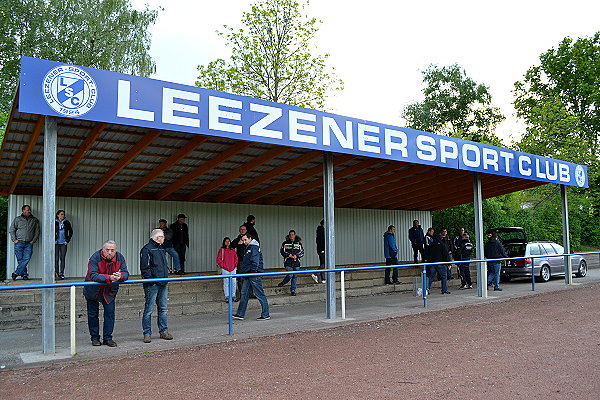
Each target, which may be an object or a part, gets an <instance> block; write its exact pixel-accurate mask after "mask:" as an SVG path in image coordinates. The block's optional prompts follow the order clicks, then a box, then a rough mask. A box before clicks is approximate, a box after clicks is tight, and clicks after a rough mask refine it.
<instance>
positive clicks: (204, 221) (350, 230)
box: [7, 195, 431, 278]
mask: <svg viewBox="0 0 600 400" xmlns="http://www.w3.org/2000/svg"><path fill="white" fill-rule="evenodd" d="M23 204H29V205H31V207H32V212H33V215H35V216H36V217H37V218H39V219H40V221H41V219H42V218H43V217H44V216H43V215H40V213H41V210H42V197H41V196H22V195H12V196H10V197H9V210H8V224H10V223H11V222H12V220H13V219H14V218H15V216H17V215H19V214H21V206H22V205H23ZM56 207H57V210H58V209H63V210H65V212H66V215H67V219H69V220H70V221H71V224H72V225H73V230H74V235H73V239H72V241H71V243H70V244H69V250H68V253H67V266H66V271H65V275H67V276H85V274H86V272H87V260H88V259H89V257H90V255H91V254H92V253H93V252H94V251H96V250H98V249H99V248H100V247H101V246H102V243H103V242H104V241H105V240H107V239H113V240H115V241H116V242H117V246H118V250H119V251H120V252H121V253H123V255H124V256H125V259H126V260H127V264H128V266H129V271H130V272H131V273H133V274H139V265H138V264H139V261H138V260H139V259H138V257H139V250H140V248H141V247H142V246H143V245H144V244H145V243H147V242H148V238H149V234H150V231H151V230H152V229H153V228H155V227H157V226H158V220H159V219H160V218H164V219H166V220H168V221H169V224H170V223H171V222H173V221H175V219H176V216H177V214H179V213H184V214H186V215H187V217H188V220H187V224H188V226H189V231H190V248H189V249H188V252H187V255H186V258H187V261H186V271H189V272H193V271H198V272H201V271H213V270H216V269H215V258H216V254H217V250H218V248H219V247H220V245H221V241H222V240H223V237H225V236H229V237H231V238H232V239H233V238H235V237H236V236H237V234H238V227H239V226H240V225H241V224H242V223H244V222H245V221H246V216H247V215H248V214H253V215H254V216H256V230H257V231H258V234H259V236H260V239H261V249H262V252H263V255H264V260H265V268H276V267H279V266H280V265H281V256H280V255H279V246H280V245H281V242H282V241H283V240H284V238H285V235H286V234H287V233H288V231H289V230H290V229H294V230H295V231H296V232H297V234H298V235H300V236H301V237H302V239H303V244H304V247H305V251H306V255H305V257H304V260H303V262H302V265H303V266H310V265H312V266H314V265H318V263H319V262H318V257H317V255H316V245H315V231H316V227H317V225H318V224H319V222H320V221H321V219H323V209H322V208H317V207H285V206H264V205H244V204H241V205H239V204H213V203H187V202H169V201H152V200H118V199H88V198H75V197H73V198H71V197H57V199H56ZM49 218H54V215H51V216H49ZM414 219H418V220H419V221H421V223H422V225H423V227H424V228H425V227H428V226H430V225H431V213H430V212H425V211H385V210H369V209H336V214H335V229H336V263H337V264H338V265H340V264H363V263H381V262H384V261H385V260H384V258H383V233H384V232H385V231H386V229H387V227H388V226H389V225H395V226H396V227H397V229H398V232H397V234H396V240H397V242H398V248H399V250H400V252H399V256H398V257H399V260H405V261H409V260H412V250H411V249H410V243H409V241H408V228H410V227H411V226H412V221H413V220H414ZM425 229H426V228H425ZM9 239H10V237H9ZM40 251H41V246H40V244H39V242H38V243H36V244H35V245H34V249H33V257H32V259H31V261H30V263H29V267H28V270H29V274H30V276H31V277H32V278H37V277H40V276H41V266H40V264H39V263H40V259H41V257H40ZM15 263H16V261H15V257H14V251H13V246H12V242H10V240H9V244H8V252H7V264H8V265H7V270H8V271H9V274H10V272H12V271H14V268H15Z"/></svg>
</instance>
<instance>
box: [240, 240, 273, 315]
mask: <svg viewBox="0 0 600 400" xmlns="http://www.w3.org/2000/svg"><path fill="white" fill-rule="evenodd" d="M240 243H242V244H243V245H245V246H246V251H245V252H244V258H243V259H242V273H243V274H248V273H260V272H264V265H263V255H262V252H261V251H260V245H259V243H258V242H257V241H256V240H255V239H253V238H252V235H251V234H250V233H248V232H246V233H245V234H243V235H242V237H241V238H240ZM250 287H252V290H253V291H254V294H255V295H256V298H257V299H258V301H259V302H260V305H261V307H262V312H261V314H260V317H258V318H257V320H259V321H265V320H268V319H271V316H270V315H269V302H268V301H267V296H265V291H264V290H263V285H262V277H261V276H249V277H245V278H244V283H243V284H242V295H241V299H240V305H239V306H238V309H237V312H236V313H235V314H234V315H233V318H234V319H237V320H243V319H244V316H245V315H246V307H247V306H248V298H249V297H250Z"/></svg>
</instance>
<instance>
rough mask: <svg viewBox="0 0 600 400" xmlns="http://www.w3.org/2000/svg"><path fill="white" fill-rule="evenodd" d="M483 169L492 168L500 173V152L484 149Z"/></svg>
mask: <svg viewBox="0 0 600 400" xmlns="http://www.w3.org/2000/svg"><path fill="white" fill-rule="evenodd" d="M482 158H483V169H489V167H492V168H493V169H494V171H498V169H499V167H498V152H497V151H496V150H494V149H490V148H487V147H484V148H483V150H482Z"/></svg>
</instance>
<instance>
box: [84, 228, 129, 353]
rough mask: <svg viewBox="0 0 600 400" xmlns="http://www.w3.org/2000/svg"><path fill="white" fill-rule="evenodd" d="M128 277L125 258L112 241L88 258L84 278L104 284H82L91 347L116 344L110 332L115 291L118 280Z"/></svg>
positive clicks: (112, 321) (117, 289)
mask: <svg viewBox="0 0 600 400" xmlns="http://www.w3.org/2000/svg"><path fill="white" fill-rule="evenodd" d="M128 278H129V271H127V264H126V263H125V258H124V257H123V255H122V254H121V253H119V252H117V244H116V243H115V241H114V240H107V241H106V242H104V244H103V245H102V249H101V250H98V251H97V252H95V253H94V254H92V256H91V257H90V260H89V261H88V272H87V275H86V276H85V280H86V281H88V282H89V281H93V282H98V283H104V285H93V286H92V285H90V286H84V287H83V295H84V297H85V299H86V301H87V316H88V328H89V330H90V336H91V339H92V345H93V346H101V345H103V344H104V345H107V346H108V347H117V343H115V341H114V340H113V337H112V334H113V330H114V327H115V297H116V296H117V292H118V291H119V285H118V283H119V282H125V281H126V280H127V279H128ZM100 303H102V306H103V307H104V326H103V328H102V338H103V341H102V343H100V321H99V318H98V316H99V311H100Z"/></svg>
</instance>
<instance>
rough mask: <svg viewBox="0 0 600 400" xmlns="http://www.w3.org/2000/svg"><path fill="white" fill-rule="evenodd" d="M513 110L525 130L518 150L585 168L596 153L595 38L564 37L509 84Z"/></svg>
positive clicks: (598, 76)
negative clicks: (511, 86)
mask: <svg viewBox="0 0 600 400" xmlns="http://www.w3.org/2000/svg"><path fill="white" fill-rule="evenodd" d="M514 93H515V101H514V105H515V109H516V110H517V115H518V116H519V117H521V118H523V119H524V120H525V122H526V124H527V134H526V135H524V136H523V138H522V139H521V141H520V142H519V143H518V147H519V148H521V149H523V150H525V151H534V152H535V153H536V154H541V155H545V156H553V157H558V158H562V159H564V160H567V161H573V162H578V163H582V164H587V165H591V164H594V163H597V161H598V156H599V155H600V149H599V148H598V138H599V135H600V32H597V33H596V34H595V35H593V36H591V37H584V38H580V39H577V40H576V41H573V39H571V38H569V37H567V38H565V39H563V40H562V42H560V44H559V45H558V47H557V48H556V49H550V50H548V51H546V52H545V53H543V54H542V55H541V56H540V65H536V66H533V67H531V68H530V69H529V70H528V71H527V73H526V74H525V77H524V79H523V81H519V82H516V83H515V91H514Z"/></svg>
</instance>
